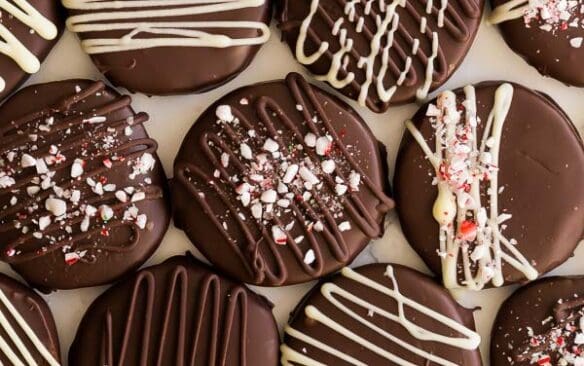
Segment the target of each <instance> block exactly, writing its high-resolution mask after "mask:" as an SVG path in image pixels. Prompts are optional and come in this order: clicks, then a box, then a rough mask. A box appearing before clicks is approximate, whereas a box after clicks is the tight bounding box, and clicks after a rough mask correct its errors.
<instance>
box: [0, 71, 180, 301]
mask: <svg viewBox="0 0 584 366" xmlns="http://www.w3.org/2000/svg"><path fill="white" fill-rule="evenodd" d="M130 103H131V99H130V97H128V96H121V95H119V94H117V93H116V92H115V91H113V90H111V89H109V88H107V87H106V86H105V85H104V83H103V82H101V81H97V82H93V81H89V80H67V81H60V82H54V83H49V84H42V85H33V86H30V87H27V88H25V89H23V90H21V91H20V92H18V93H17V94H16V95H14V96H13V97H12V98H11V99H10V100H8V101H7V102H6V103H5V104H4V105H3V106H2V107H0V207H1V209H2V210H1V212H0V231H1V232H2V239H1V240H0V259H1V260H3V261H5V262H8V263H10V264H11V265H12V267H13V268H14V269H15V270H16V271H17V272H18V273H19V274H20V275H22V276H23V277H24V279H25V280H26V281H27V282H29V283H30V284H32V285H34V286H35V287H38V288H40V289H42V290H45V291H47V290H51V289H70V288H79V287H85V286H94V285H100V284H105V283H108V282H111V281H113V280H115V279H117V278H119V277H120V276H122V275H124V274H126V273H128V272H131V271H133V270H135V269H136V268H138V267H139V266H140V265H141V264H142V263H144V261H146V259H148V257H150V255H151V254H152V252H154V250H155V249H156V248H157V247H158V245H159V243H160V241H161V240H162V237H163V235H164V233H165V232H166V228H167V226H168V222H169V219H170V210H169V208H168V205H167V203H166V202H165V200H164V197H163V196H164V195H165V187H166V178H165V176H164V172H163V170H162V167H161V165H160V163H159V162H158V158H157V156H156V149H157V144H156V142H155V141H154V140H152V139H150V138H148V135H147V133H146V130H145V129H144V127H143V125H142V124H143V123H144V122H145V121H147V120H148V115H147V114H145V113H138V114H136V113H134V111H133V110H132V108H131V107H130Z"/></svg>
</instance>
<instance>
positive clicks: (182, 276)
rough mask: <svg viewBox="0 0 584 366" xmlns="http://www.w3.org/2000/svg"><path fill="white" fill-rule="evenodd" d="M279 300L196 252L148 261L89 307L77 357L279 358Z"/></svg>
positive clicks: (93, 364)
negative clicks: (275, 307) (275, 303)
mask: <svg viewBox="0 0 584 366" xmlns="http://www.w3.org/2000/svg"><path fill="white" fill-rule="evenodd" d="M271 308H272V304H270V303H269V302H268V301H267V300H266V299H265V298H263V297H261V296H259V295H257V294H255V293H254V292H252V291H250V290H249V289H247V288H246V287H245V286H243V285H239V284H236V283H234V282H231V281H229V280H227V279H224V278H222V277H220V276H219V275H217V274H215V273H214V272H212V271H211V269H210V268H209V267H207V266H206V265H204V264H202V263H201V262H199V261H197V260H196V259H195V258H194V257H192V256H191V255H187V256H176V257H173V258H170V259H168V260H166V261H165V262H164V263H162V264H160V265H157V266H153V267H148V268H145V269H143V270H141V271H139V272H138V273H137V274H136V275H134V276H132V277H131V278H128V279H127V280H125V281H123V282H121V283H119V284H117V285H116V286H114V287H112V288H110V289H109V290H107V291H106V292H105V293H103V294H102V295H101V296H100V297H98V298H97V299H96V300H95V301H94V302H93V304H92V305H91V306H90V307H89V309H88V310H87V313H86V314H85V316H84V317H83V320H82V321H81V324H80V325H79V328H78V330H77V335H76V337H75V340H74V341H73V344H72V345H71V349H70V351H69V364H70V365H87V366H102V365H121V364H124V365H128V366H133V365H143V366H149V365H225V366H256V365H258V366H259V365H262V366H276V365H277V364H278V345H279V335H278V328H277V326H276V322H275V320H274V317H273V315H272V309H271Z"/></svg>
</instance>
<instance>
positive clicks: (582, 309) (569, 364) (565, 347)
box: [513, 297, 584, 366]
mask: <svg viewBox="0 0 584 366" xmlns="http://www.w3.org/2000/svg"><path fill="white" fill-rule="evenodd" d="M560 308H561V309H562V310H561V311H559V310H558V309H560ZM554 312H555V313H556V316H555V319H554V317H550V321H553V320H555V322H554V323H552V324H551V327H550V328H549V330H548V331H547V332H546V333H542V334H535V333H534V332H533V329H532V328H530V327H527V329H526V331H527V336H528V340H527V341H526V342H525V344H523V345H521V346H519V347H516V348H515V349H514V351H513V361H516V362H525V361H527V362H530V363H531V364H532V365H541V366H555V365H565V366H582V365H584V330H583V329H582V327H581V323H582V322H583V320H582V319H584V301H583V299H580V298H578V297H575V298H573V299H570V300H569V301H565V302H564V301H563V300H559V301H558V302H557V304H556V308H555V309H554ZM562 313H563V314H562ZM560 314H561V315H560Z"/></svg>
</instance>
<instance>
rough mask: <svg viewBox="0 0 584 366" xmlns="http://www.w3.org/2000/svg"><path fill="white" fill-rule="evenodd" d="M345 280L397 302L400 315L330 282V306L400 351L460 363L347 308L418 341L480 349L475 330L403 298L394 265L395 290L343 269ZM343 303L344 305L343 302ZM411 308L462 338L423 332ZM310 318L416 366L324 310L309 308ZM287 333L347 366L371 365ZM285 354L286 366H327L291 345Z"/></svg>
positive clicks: (325, 290)
mask: <svg viewBox="0 0 584 366" xmlns="http://www.w3.org/2000/svg"><path fill="white" fill-rule="evenodd" d="M341 274H342V276H343V277H345V278H347V279H349V280H352V281H355V282H357V283H359V284H360V285H362V286H366V287H368V288H369V289H371V290H373V291H376V292H379V293H381V294H384V295H386V296H388V298H391V299H393V300H394V301H396V302H397V307H398V311H397V314H395V313H392V312H388V311H387V310H385V309H383V308H381V307H379V306H377V305H375V304H372V303H370V302H369V301H367V300H366V299H364V298H360V297H358V296H356V295H354V294H352V293H351V292H349V291H347V290H345V289H344V288H342V287H340V286H338V285H336V284H334V283H332V282H327V283H325V284H324V285H322V287H321V289H320V291H321V293H322V295H323V296H324V297H325V298H326V300H328V302H329V303H331V304H332V305H334V307H335V308H336V309H338V310H339V311H340V312H342V313H344V314H345V315H347V316H348V317H350V318H352V319H354V320H355V321H357V322H358V323H360V324H362V325H364V326H365V327H367V328H369V329H370V330H371V331H373V332H375V333H378V334H379V335H381V336H383V337H385V338H386V339H387V340H388V342H391V343H393V344H395V345H397V346H398V347H400V348H402V349H404V350H406V351H408V352H411V353H412V354H414V355H416V356H419V357H423V358H424V359H426V360H427V361H430V362H432V363H435V364H437V365H442V366H456V363H454V362H452V361H450V360H447V359H444V358H442V357H440V356H437V355H434V354H432V353H430V352H427V351H425V350H423V349H421V348H419V347H417V346H415V345H413V344H410V343H408V342H407V341H405V340H403V339H400V338H398V337H397V336H395V335H394V334H392V333H390V332H389V331H387V330H386V329H384V328H382V327H381V326H379V325H377V324H376V323H375V322H373V321H371V320H368V319H367V318H365V317H363V316H361V315H359V314H358V313H357V312H356V311H354V310H352V309H351V308H349V307H348V306H347V305H346V304H348V303H351V304H355V305H356V306H358V307H360V308H363V309H367V310H369V311H370V312H372V313H373V314H375V315H376V316H381V317H383V318H385V319H388V320H389V321H392V322H395V323H397V324H399V325H400V326H402V327H404V328H405V329H407V331H408V332H409V333H410V335H411V336H413V337H414V338H416V339H417V340H420V341H427V342H436V343H441V344H445V345H448V346H451V347H456V348H459V349H461V350H474V349H476V348H477V347H478V346H479V344H480V341H481V337H480V335H479V334H477V333H476V332H474V331H472V330H471V329H469V328H467V327H465V326H464V325H462V324H460V323H458V322H457V321H455V320H453V319H451V318H449V317H447V316H445V315H444V314H441V313H439V312H437V311H435V310H433V309H431V308H429V307H427V306H425V305H423V304H420V303H418V302H416V301H415V300H413V299H411V298H409V297H407V296H405V295H403V294H402V293H401V292H400V290H399V285H398V282H397V279H396V277H395V274H394V268H393V266H391V265H388V266H387V269H386V272H385V276H387V277H388V278H389V279H390V281H391V283H392V287H387V286H385V285H384V284H381V283H378V282H376V281H374V280H372V279H370V278H368V277H366V276H363V275H361V274H360V273H358V272H356V271H354V270H352V269H350V268H348V267H346V268H343V270H342V271H341ZM341 299H342V301H341ZM406 307H408V308H411V309H413V310H415V311H416V312H419V313H421V314H423V315H424V316H426V317H429V318H432V319H433V320H434V321H435V322H437V323H440V324H442V325H444V326H446V327H448V328H449V329H450V330H451V331H452V332H453V333H457V334H460V336H459V337H451V336H447V335H444V334H440V333H437V332H433V331H431V330H429V329H426V328H423V327H421V326H419V325H417V324H415V323H414V322H413V320H410V319H408V318H407V317H406V314H405V308H406ZM305 314H306V316H307V317H308V318H309V319H311V320H314V321H316V322H318V323H320V324H323V325H325V326H327V327H328V328H330V329H331V330H332V331H334V332H336V333H338V334H341V335H343V336H345V337H346V338H347V339H350V340H352V341H353V342H355V343H358V344H359V345H360V346H361V347H363V348H365V349H367V350H369V351H371V352H373V353H375V354H377V355H379V356H381V357H383V358H385V359H387V360H388V361H390V362H393V363H395V364H398V365H404V366H416V365H415V364H414V363H411V362H409V361H408V360H405V359H403V358H402V357H400V356H398V355H396V354H394V353H392V352H390V351H389V350H388V349H387V348H386V347H382V346H380V345H378V344H375V343H373V342H371V341H370V340H368V339H366V338H364V337H363V336H361V335H359V334H357V333H356V332H354V331H352V330H351V329H349V328H347V327H346V326H344V325H343V324H341V323H339V322H338V321H336V320H335V319H333V318H332V317H329V316H328V315H326V314H325V313H323V312H322V311H321V310H320V309H318V308H317V307H315V306H312V305H309V306H307V307H306V308H305ZM284 331H285V333H286V334H287V335H288V336H290V337H292V338H295V339H298V340H300V341H302V342H304V343H306V344H309V345H311V346H312V347H315V348H317V349H319V350H321V351H323V352H325V353H328V354H330V355H332V356H334V357H336V358H338V359H339V360H343V361H345V362H347V363H350V364H352V365H356V366H366V365H367V364H366V363H364V362H362V361H360V360H358V358H355V357H358V356H355V357H354V356H350V355H348V354H346V353H344V352H343V351H342V350H340V349H337V348H334V347H333V346H330V345H327V344H325V343H323V342H322V341H319V340H316V339H314V338H312V337H310V336H308V335H307V334H304V333H302V332H300V331H298V330H296V329H294V328H292V327H290V326H288V327H286V329H285V330H284ZM281 351H282V360H281V361H282V365H285V366H286V365H292V364H294V365H296V364H302V365H306V366H321V365H323V363H321V362H318V361H317V360H315V359H313V358H311V357H310V356H309V355H307V354H303V353H300V352H298V351H296V350H294V349H292V348H291V347H289V346H288V345H286V344H284V345H282V347H281Z"/></svg>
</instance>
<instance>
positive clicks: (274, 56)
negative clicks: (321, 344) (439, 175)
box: [0, 21, 584, 366]
mask: <svg viewBox="0 0 584 366" xmlns="http://www.w3.org/2000/svg"><path fill="white" fill-rule="evenodd" d="M272 31H273V34H272V38H271V40H270V42H269V43H268V44H267V45H265V46H264V47H263V48H262V50H261V51H260V52H259V54H258V56H257V58H256V59H255V61H254V62H253V63H252V65H251V66H250V68H248V69H247V70H246V71H245V72H244V73H243V74H242V75H240V76H239V77H237V78H236V79H235V80H234V81H232V82H230V83H228V84H227V85H225V86H223V87H221V88H219V89H216V90H213V91H211V92H208V93H205V94H203V95H186V96H175V97H152V98H148V97H146V96H143V95H135V96H134V97H133V99H134V103H133V106H134V109H135V110H136V111H145V112H147V113H148V114H150V117H151V119H150V121H149V122H148V123H147V124H146V128H147V130H148V132H149V133H150V135H151V137H152V138H154V139H155V140H157V141H158V143H159V146H160V147H159V150H158V154H159V156H160V158H161V160H162V164H163V165H164V168H165V170H166V173H167V175H168V177H171V175H172V163H173V161H174V157H175V155H176V153H177V151H178V148H179V146H180V144H181V142H182V140H183V137H184V135H185V134H186V132H187V131H188V130H189V128H190V127H191V126H192V124H193V122H194V121H196V119H197V118H198V116H199V115H200V114H201V113H202V112H203V111H204V110H205V109H206V108H207V107H208V106H209V105H210V104H211V103H213V102H214V101H215V100H217V99H218V98H220V97H221V96H223V95H224V94H226V93H228V92H230V91H231V90H234V89H236V88H238V87H240V86H243V85H248V84H251V83H255V82H260V81H266V80H273V79H281V78H283V77H284V76H286V74H287V73H288V72H290V71H298V72H302V73H304V70H303V69H302V67H301V66H300V65H298V64H297V63H296V62H295V60H294V59H293V57H292V54H291V52H290V51H289V49H288V47H287V45H285V44H283V43H281V42H280V34H279V31H278V30H277V29H276V27H275V26H274V25H273V26H272ZM193 67H199V66H198V65H197V64H193ZM583 67H584V66H583ZM100 77H101V75H100V74H99V73H98V72H97V70H96V69H95V67H94V66H93V64H92V63H91V61H90V60H89V57H88V56H86V55H85V54H84V53H83V51H82V50H81V48H80V46H79V43H78V40H77V38H76V37H75V36H74V35H72V34H71V33H69V32H66V33H65V34H64V36H63V38H62V39H61V40H60V42H59V44H58V45H57V46H56V48H55V49H54V50H53V52H52V53H51V55H50V56H49V57H48V59H47V60H46V61H45V63H44V64H43V68H42V70H41V72H40V73H39V74H37V75H35V76H34V77H33V78H31V79H30V80H29V82H28V83H27V84H31V83H39V82H47V81H55V80H62V79H67V78H100ZM484 80H510V81H516V82H519V83H522V84H525V85H527V86H529V87H531V88H534V89H537V90H540V91H543V92H545V93H547V94H549V95H550V96H552V98H554V99H555V100H556V101H557V102H558V103H559V104H560V106H562V107H563V108H564V109H565V110H566V112H567V113H568V114H569V115H570V117H571V118H572V120H573V121H574V123H575V125H576V127H577V128H578V131H579V132H580V134H582V133H583V131H584V89H578V88H572V87H567V86H565V85H563V84H561V83H560V82H557V81H555V80H553V79H550V78H543V77H541V76H540V75H539V74H538V73H537V72H536V71H535V69H533V68H531V67H530V66H528V65H527V64H526V63H525V62H523V60H521V59H520V58H519V57H518V56H517V55H515V54H514V53H513V52H512V51H511V50H510V49H508V47H507V45H506V44H505V43H504V42H503V40H502V38H501V36H500V35H499V33H498V30H497V29H496V27H493V26H490V25H488V24H486V22H484V21H483V24H482V25H481V29H480V31H479V34H478V37H477V40H476V42H475V44H474V45H473V47H472V48H471V50H470V53H469V55H468V57H467V58H466V60H465V61H464V63H463V64H462V66H461V68H460V69H459V70H458V71H457V72H456V73H455V74H454V77H453V78H452V79H451V80H450V81H449V82H448V83H447V84H446V85H444V86H443V87H442V88H441V89H440V90H443V89H445V88H455V87H459V86H464V85H466V84H468V83H475V82H480V81H484ZM321 86H322V85H321ZM351 104H352V105H353V107H354V108H355V109H356V110H357V111H358V112H359V113H360V114H361V116H362V117H363V118H364V119H365V120H366V121H367V122H368V124H369V126H370V127H371V129H372V130H373V132H374V133H375V135H376V136H377V138H378V139H379V140H381V141H382V142H384V143H385V144H386V146H387V148H388V152H389V164H390V174H393V169H392V168H393V166H394V159H395V154H396V152H397V148H398V146H399V142H400V139H401V136H402V134H403V130H404V127H403V121H404V120H405V119H407V118H409V117H410V116H411V115H412V114H413V113H414V112H415V111H416V109H417V106H416V105H413V104H412V105H407V106H403V107H398V108H391V109H390V110H389V111H388V112H387V113H385V114H382V115H376V114H374V113H372V112H369V111H368V110H366V109H365V108H361V107H359V106H357V105H356V104H355V103H353V102H352V103H351ZM541 143H542V144H543V143H545V141H542V142H541ZM574 184H584V182H583V181H579V182H574ZM534 199H536V197H534ZM389 220H390V224H389V227H388V229H387V232H386V234H385V236H384V237H383V238H382V239H380V240H377V241H375V242H374V243H373V244H372V245H370V246H369V247H368V248H367V249H366V250H365V252H364V253H362V254H361V255H360V256H359V257H358V258H357V260H356V262H355V264H362V263H367V262H371V261H391V262H395V263H400V264H405V265H408V266H410V267H413V268H416V269H419V270H421V271H424V272H428V270H427V268H426V267H425V266H424V264H423V263H422V261H421V260H420V259H419V257H418V256H417V255H416V254H415V253H414V251H413V250H412V249H411V248H410V247H409V246H408V244H407V243H406V241H405V239H404V238H403V235H402V233H401V229H400V227H399V223H398V220H397V217H396V216H395V213H392V214H391V215H390V218H389ZM187 250H190V251H192V252H193V253H195V254H196V255H197V256H198V257H201V255H200V254H199V253H198V252H197V251H196V250H195V249H194V247H193V246H192V245H191V244H190V242H189V240H188V239H187V237H186V236H185V235H184V234H183V232H182V231H179V230H177V229H176V228H174V226H172V225H171V228H170V230H169V231H168V233H167V235H166V237H165V239H164V241H163V242H162V244H161V246H160V248H159V249H158V251H157V252H156V253H155V254H154V256H153V257H152V258H151V259H150V260H149V261H148V262H147V264H146V265H152V264H156V263H160V262H162V261H163V260H165V259H166V258H168V257H169V256H172V255H175V254H184V253H185V251H187ZM0 270H1V271H2V272H4V273H9V274H10V275H12V276H13V277H17V276H16V275H15V274H14V272H12V271H11V270H10V268H9V267H8V266H7V265H5V264H2V265H0ZM551 274H584V245H580V247H579V250H577V251H576V255H575V257H573V258H572V259H570V260H569V261H568V262H567V263H565V264H564V265H562V266H561V267H559V268H558V269H557V270H555V271H553V272H552V273H551ZM312 285H313V283H307V284H304V285H296V286H289V287H284V288H276V289H271V288H254V289H255V290H257V291H258V292H260V293H262V294H263V295H265V296H266V297H267V298H269V299H270V300H271V301H272V302H273V303H274V304H275V308H274V315H275V317H276V319H277V320H278V323H279V325H280V327H282V326H283V325H284V324H285V322H286V321H287V319H288V314H289V312H290V311H291V310H292V309H293V308H294V306H295V305H296V303H297V301H298V300H299V299H300V298H301V297H302V295H303V294H304V293H305V292H306V291H308V289H310V288H311V286H312ZM515 288H516V287H515V286H511V287H506V288H500V289H491V290H486V291H483V292H481V293H467V294H462V295H461V296H460V300H461V302H462V303H463V304H464V305H466V306H468V307H475V306H480V307H481V308H482V310H480V311H478V312H476V313H475V317H476V320H477V327H478V330H479V332H480V333H481V335H482V337H483V343H482V346H481V351H482V354H483V359H484V360H485V365H488V349H489V341H490V339H489V338H490V336H489V334H490V329H491V326H492V322H493V320H494V316H495V314H496V312H497V309H498V307H499V306H500V304H501V302H502V301H503V300H504V299H505V298H506V297H507V296H509V295H510V294H511V292H512V291H513V290H514V289H515ZM104 289H105V287H101V288H89V289H81V290H73V291H59V292H56V293H53V294H50V295H48V296H45V299H46V300H47V301H48V303H49V305H50V306H51V308H52V310H53V314H54V316H55V320H56V322H57V325H58V328H59V337H60V341H61V350H62V356H63V361H64V364H65V365H66V364H67V362H66V359H67V354H68V349H69V345H70V343H71V341H72V340H73V337H74V336H75V332H76V329H77V324H78V322H79V321H80V319H81V317H82V316H83V314H84V312H85V310H86V309H87V307H88V306H89V304H90V303H91V302H92V301H93V299H94V298H95V297H96V296H97V295H99V294H100V293H101V292H102V291H103V290H104ZM526 310H527V311H528V309H526ZM257 366H261V365H257Z"/></svg>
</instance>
